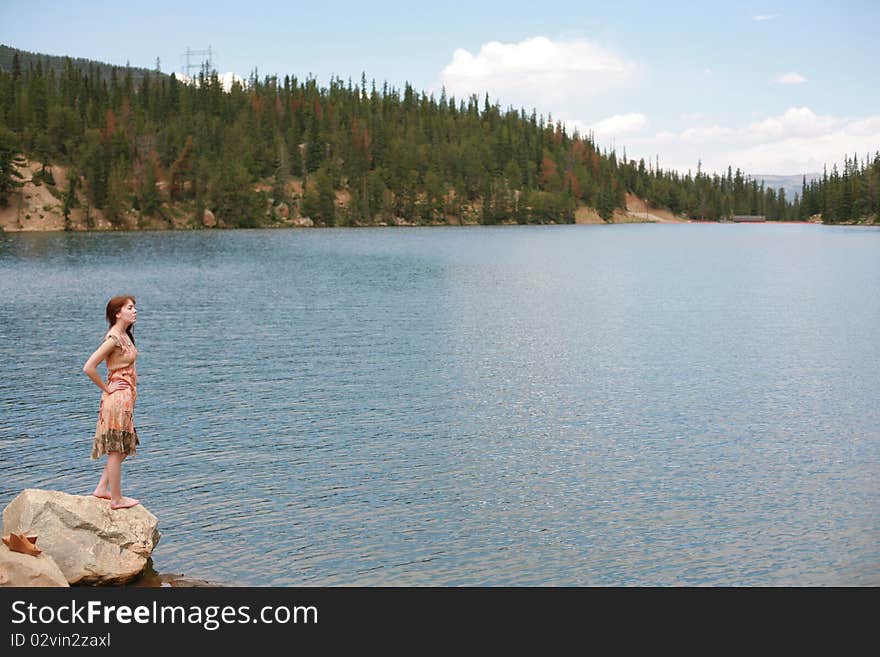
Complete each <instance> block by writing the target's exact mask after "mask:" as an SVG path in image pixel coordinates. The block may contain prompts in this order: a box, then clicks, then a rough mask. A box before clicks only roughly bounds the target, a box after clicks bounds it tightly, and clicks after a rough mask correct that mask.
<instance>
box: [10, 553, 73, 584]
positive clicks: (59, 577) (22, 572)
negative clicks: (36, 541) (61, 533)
mask: <svg viewBox="0 0 880 657" xmlns="http://www.w3.org/2000/svg"><path fill="white" fill-rule="evenodd" d="M0 586H70V585H69V584H68V583H67V578H66V577H65V576H64V573H62V572H61V569H60V568H59V567H58V564H56V563H55V561H54V560H53V559H52V557H50V556H49V555H48V554H46V553H45V552H43V554H38V555H37V556H35V557H33V556H31V555H29V554H22V553H21V552H13V551H12V550H10V549H9V548H8V547H6V545H4V544H3V543H0Z"/></svg>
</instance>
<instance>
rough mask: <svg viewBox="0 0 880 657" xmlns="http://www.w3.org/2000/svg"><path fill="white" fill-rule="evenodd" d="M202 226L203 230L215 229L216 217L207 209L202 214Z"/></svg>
mask: <svg viewBox="0 0 880 657" xmlns="http://www.w3.org/2000/svg"><path fill="white" fill-rule="evenodd" d="M202 225H203V226H204V227H205V228H215V227H216V226H217V217H215V216H214V213H213V212H211V211H210V210H209V209H208V208H205V211H204V213H202Z"/></svg>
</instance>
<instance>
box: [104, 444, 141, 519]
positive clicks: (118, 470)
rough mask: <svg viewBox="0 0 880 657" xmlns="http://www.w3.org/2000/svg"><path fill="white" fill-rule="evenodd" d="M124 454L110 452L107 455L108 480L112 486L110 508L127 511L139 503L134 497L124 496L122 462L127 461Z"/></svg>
mask: <svg viewBox="0 0 880 657" xmlns="http://www.w3.org/2000/svg"><path fill="white" fill-rule="evenodd" d="M125 456H126V455H125V454H123V453H122V452H110V453H109V454H108V455H107V479H108V482H109V484H110V495H111V497H110V508H111V509H127V508H128V507H130V506H135V505H136V504H139V502H138V501H137V500H136V499H134V498H133V497H123V495H122V462H123V461H124V460H125Z"/></svg>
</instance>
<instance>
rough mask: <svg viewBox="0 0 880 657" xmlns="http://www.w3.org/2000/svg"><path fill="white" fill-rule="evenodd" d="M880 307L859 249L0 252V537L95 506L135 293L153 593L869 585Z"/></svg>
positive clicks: (490, 240) (486, 236) (695, 239)
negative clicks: (46, 500) (48, 506)
mask: <svg viewBox="0 0 880 657" xmlns="http://www.w3.org/2000/svg"><path fill="white" fill-rule="evenodd" d="M878 292H880V230H877V229H872V228H856V227H822V226H805V225H789V226H784V225H755V226H748V225H696V224H693V225H623V226H543V227H525V226H523V227H519V226H510V227H442V228H387V229H382V228H374V229H320V230H268V231H199V232H180V233H177V232H143V233H101V234H95V233H92V234H86V233H79V234H63V233H46V234H0V505H2V506H5V505H6V504H7V503H8V502H9V501H10V500H12V499H13V498H14V497H15V495H17V494H18V492H20V491H21V490H22V489H23V488H27V487H39V488H52V489H56V490H64V491H66V492H69V493H83V494H86V493H88V492H90V491H91V490H92V489H93V487H94V485H95V482H96V481H97V478H98V476H99V474H100V470H101V468H102V467H103V461H100V462H94V461H90V460H89V451H90V449H91V440H92V436H93V434H94V429H95V422H96V420H97V410H98V403H99V399H100V391H99V390H98V388H97V387H96V386H95V385H94V384H93V383H92V382H90V381H89V380H88V379H87V378H86V376H85V375H84V374H83V373H82V371H81V368H82V365H83V363H84V362H85V360H86V359H87V358H88V356H89V355H90V354H91V352H92V351H93V350H94V349H95V348H96V347H97V345H98V343H99V342H100V339H101V336H102V335H103V332H104V330H105V328H106V323H105V322H104V320H103V312H104V305H105V304H106V302H107V300H108V299H109V297H110V296H112V295H114V294H120V293H128V294H133V295H134V296H135V297H136V298H137V306H138V317H139V319H138V322H137V325H136V327H135V337H136V340H137V345H138V349H139V352H140V356H139V358H138V364H137V366H138V375H139V382H138V383H139V385H138V400H137V407H136V409H135V423H136V425H137V427H138V433H139V435H140V438H141V447H140V449H139V452H138V455H137V456H136V457H135V458H133V459H129V460H127V461H126V462H125V465H124V470H123V482H124V486H125V489H124V492H125V494H127V495H132V496H135V497H138V498H139V499H141V500H142V501H143V503H144V504H145V506H146V507H147V508H148V509H149V510H150V511H152V512H153V513H155V514H156V515H157V516H158V518H159V521H160V531H161V532H162V540H161V542H160V543H159V545H158V547H157V548H156V550H155V552H154V553H153V560H154V567H155V569H156V570H157V571H159V572H163V573H178V574H179V573H182V574H184V575H186V576H188V577H195V578H202V579H208V580H210V581H215V582H222V583H228V584H248V585H281V586H289V585H331V586H332V585H672V584H674V585H728V584H738V585H878V584H880V547H878V546H880V500H878V497H880V496H878V493H880V486H878V463H880V404H878V402H877V400H878V395H880V293H878ZM102 371H103V370H102Z"/></svg>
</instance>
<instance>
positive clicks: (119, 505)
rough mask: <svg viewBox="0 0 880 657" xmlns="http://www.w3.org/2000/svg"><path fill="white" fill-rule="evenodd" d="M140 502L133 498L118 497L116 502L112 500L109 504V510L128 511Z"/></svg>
mask: <svg viewBox="0 0 880 657" xmlns="http://www.w3.org/2000/svg"><path fill="white" fill-rule="evenodd" d="M138 504H140V502H139V501H138V500H136V499H134V498H133V497H120V498H119V499H118V500H113V501H111V502H110V508H111V509H128V508H129V507H132V506H137V505H138Z"/></svg>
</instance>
